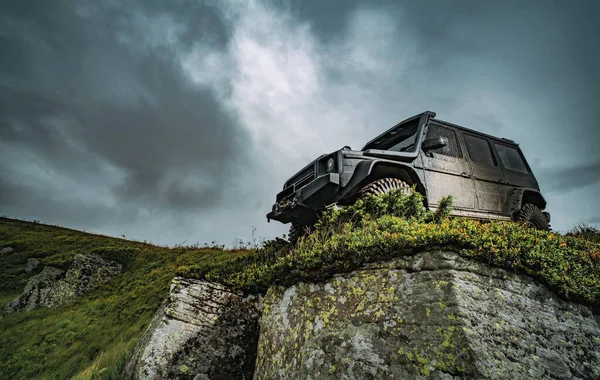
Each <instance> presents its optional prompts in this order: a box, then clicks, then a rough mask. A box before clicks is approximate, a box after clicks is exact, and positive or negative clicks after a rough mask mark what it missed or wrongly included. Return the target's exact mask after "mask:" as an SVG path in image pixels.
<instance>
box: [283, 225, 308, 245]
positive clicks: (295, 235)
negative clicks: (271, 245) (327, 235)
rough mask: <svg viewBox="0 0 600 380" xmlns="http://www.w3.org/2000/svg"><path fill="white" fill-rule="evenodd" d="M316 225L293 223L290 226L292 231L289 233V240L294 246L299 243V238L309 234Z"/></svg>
mask: <svg viewBox="0 0 600 380" xmlns="http://www.w3.org/2000/svg"><path fill="white" fill-rule="evenodd" d="M314 229H315V228H314V227H313V226H310V225H308V226H307V225H302V224H298V223H293V222H292V225H291V226H290V232H289V234H288V241H289V242H290V244H291V245H292V246H295V245H296V244H297V243H298V239H300V238H301V237H303V236H307V235H309V234H310V233H311V232H313V231H314Z"/></svg>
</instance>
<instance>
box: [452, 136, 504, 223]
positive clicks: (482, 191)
mask: <svg viewBox="0 0 600 380" xmlns="http://www.w3.org/2000/svg"><path fill="white" fill-rule="evenodd" d="M462 136H463V139H464V143H465V147H466V149H467V154H468V156H469V160H470V163H471V177H472V178H473V183H474V184H475V194H476V197H477V209H478V210H480V211H484V212H491V213H502V209H503V205H504V201H505V198H506V190H507V186H506V181H505V178H504V173H503V171H502V168H501V167H500V166H499V165H498V160H497V158H496V156H495V155H494V152H493V151H492V147H491V145H490V142H489V141H488V139H487V138H485V137H482V136H476V135H474V134H470V133H467V132H463V133H462Z"/></svg>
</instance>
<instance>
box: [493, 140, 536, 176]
mask: <svg viewBox="0 0 600 380" xmlns="http://www.w3.org/2000/svg"><path fill="white" fill-rule="evenodd" d="M494 145H495V146H496V150H497V151H498V155H499V156H500V161H502V165H504V167H505V168H507V169H509V170H514V171H516V172H521V173H529V171H528V170H527V166H525V163H524V162H523V159H522V158H521V155H520V154H519V151H518V150H517V149H515V148H512V147H510V146H506V145H502V144H496V143H494Z"/></svg>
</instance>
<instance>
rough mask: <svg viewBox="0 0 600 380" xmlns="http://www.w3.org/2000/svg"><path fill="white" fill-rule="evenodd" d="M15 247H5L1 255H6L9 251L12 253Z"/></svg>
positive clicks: (1, 250)
mask: <svg viewBox="0 0 600 380" xmlns="http://www.w3.org/2000/svg"><path fill="white" fill-rule="evenodd" d="M14 250H15V249H14V248H13V247H4V248H2V249H0V255H4V254H7V253H12V252H13V251H14Z"/></svg>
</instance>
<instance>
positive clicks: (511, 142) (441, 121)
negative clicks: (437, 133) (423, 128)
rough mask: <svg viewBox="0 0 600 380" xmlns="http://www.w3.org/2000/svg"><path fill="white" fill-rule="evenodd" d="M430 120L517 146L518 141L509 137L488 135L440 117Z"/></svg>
mask: <svg viewBox="0 0 600 380" xmlns="http://www.w3.org/2000/svg"><path fill="white" fill-rule="evenodd" d="M431 121H437V122H438V123H440V124H445V125H448V126H450V127H453V128H456V129H460V130H463V131H465V132H469V133H472V134H475V135H481V136H484V137H486V138H489V139H492V140H496V141H498V142H502V143H505V144H508V145H515V146H516V147H518V146H519V143H518V142H516V141H514V140H510V139H507V138H504V137H496V136H492V135H489V134H487V133H483V132H480V131H476V130H474V129H469V128H465V127H463V126H461V125H458V124H454V123H450V122H448V121H444V120H440V119H436V118H433V119H432V120H431Z"/></svg>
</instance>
